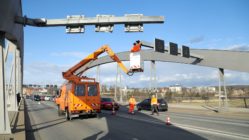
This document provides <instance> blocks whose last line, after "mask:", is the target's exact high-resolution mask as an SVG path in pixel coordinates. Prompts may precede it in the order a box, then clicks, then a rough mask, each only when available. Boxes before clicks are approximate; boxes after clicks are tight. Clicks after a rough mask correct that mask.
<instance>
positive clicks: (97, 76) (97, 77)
mask: <svg viewBox="0 0 249 140" xmlns="http://www.w3.org/2000/svg"><path fill="white" fill-rule="evenodd" d="M96 81H97V82H99V90H100V91H99V92H100V94H101V93H102V85H101V84H100V66H97V71H96Z"/></svg>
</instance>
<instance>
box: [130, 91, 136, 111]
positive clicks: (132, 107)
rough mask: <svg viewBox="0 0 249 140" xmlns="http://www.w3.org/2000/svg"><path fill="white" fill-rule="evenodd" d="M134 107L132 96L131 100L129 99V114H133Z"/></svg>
mask: <svg viewBox="0 0 249 140" xmlns="http://www.w3.org/2000/svg"><path fill="white" fill-rule="evenodd" d="M135 105H136V99H135V98H134V96H133V95H132V96H131V98H130V99H129V114H134V108H135Z"/></svg>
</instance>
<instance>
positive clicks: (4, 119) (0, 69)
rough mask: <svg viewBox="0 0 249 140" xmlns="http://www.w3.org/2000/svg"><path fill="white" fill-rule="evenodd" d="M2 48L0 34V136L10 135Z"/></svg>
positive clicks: (3, 41) (2, 39) (2, 42)
mask: <svg viewBox="0 0 249 140" xmlns="http://www.w3.org/2000/svg"><path fill="white" fill-rule="evenodd" d="M4 48H5V39H4V36H3V35H2V34H1V33H0V134H11V130H10V122H9V115H8V111H7V104H6V94H5V69H4V64H5V61H4V53H3V52H4Z"/></svg>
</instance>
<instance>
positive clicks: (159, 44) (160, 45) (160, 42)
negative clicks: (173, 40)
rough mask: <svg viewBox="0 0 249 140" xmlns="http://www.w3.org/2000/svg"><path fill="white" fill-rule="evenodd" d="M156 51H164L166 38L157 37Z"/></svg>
mask: <svg viewBox="0 0 249 140" xmlns="http://www.w3.org/2000/svg"><path fill="white" fill-rule="evenodd" d="M154 49H155V52H161V53H164V40H161V39H157V38H156V39H155V48H154Z"/></svg>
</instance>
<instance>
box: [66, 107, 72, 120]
mask: <svg viewBox="0 0 249 140" xmlns="http://www.w3.org/2000/svg"><path fill="white" fill-rule="evenodd" d="M66 120H71V115H70V113H69V110H68V109H66Z"/></svg>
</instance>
